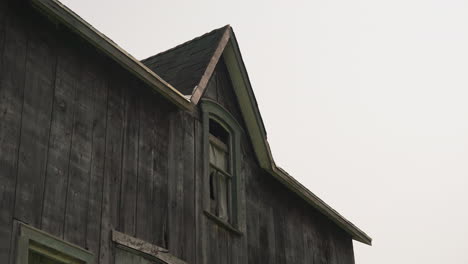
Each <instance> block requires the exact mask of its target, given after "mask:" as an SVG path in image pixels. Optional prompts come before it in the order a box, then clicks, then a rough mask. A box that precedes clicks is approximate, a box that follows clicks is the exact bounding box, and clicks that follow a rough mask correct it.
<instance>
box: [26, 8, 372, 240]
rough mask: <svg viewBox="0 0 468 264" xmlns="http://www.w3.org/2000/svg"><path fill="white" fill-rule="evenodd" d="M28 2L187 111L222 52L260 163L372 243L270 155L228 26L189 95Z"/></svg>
mask: <svg viewBox="0 0 468 264" xmlns="http://www.w3.org/2000/svg"><path fill="white" fill-rule="evenodd" d="M31 2H32V4H33V5H34V6H35V7H36V8H38V9H39V10H41V11H42V12H44V13H45V14H47V15H48V16H50V17H51V18H53V19H55V20H57V21H59V22H60V23H62V24H64V25H66V26H67V27H68V28H70V29H71V30H72V31H74V32H76V33H77V34H78V35H80V36H81V37H82V38H84V39H85V40H87V41H88V42H89V43H90V44H92V45H93V46H94V47H96V48H97V49H99V50H100V51H102V52H103V53H104V54H106V55H107V56H108V57H109V58H111V59H113V60H114V61H116V62H117V63H118V64H120V65H121V66H122V67H124V68H125V69H126V70H128V71H129V72H130V73H132V74H133V75H134V76H135V77H137V78H138V79H140V80H142V81H143V82H145V83H146V84H148V85H149V86H150V87H151V88H152V89H153V90H155V91H156V92H157V93H159V94H161V95H162V96H164V97H165V98H166V99H168V100H169V101H170V102H172V103H174V104H175V105H176V106H178V107H180V108H181V109H184V110H187V111H193V110H194V108H195V105H196V104H197V103H198V102H199V101H200V98H201V97H202V95H203V93H204V91H205V88H206V85H207V83H208V80H209V78H210V77H211V75H212V73H213V71H214V68H215V66H216V64H217V62H218V60H219V59H220V58H221V56H223V57H224V59H225V61H226V64H227V67H228V71H229V73H230V75H231V79H232V82H233V86H234V87H235V93H236V96H237V99H238V100H239V104H240V105H241V111H242V115H243V117H244V119H245V121H246V125H247V130H248V134H249V137H250V139H251V142H252V144H253V146H254V151H255V154H256V156H257V159H258V161H259V163H260V166H261V167H262V168H263V169H265V170H266V171H268V172H269V173H270V174H271V175H272V176H273V177H275V178H276V179H278V180H279V181H280V182H281V183H283V184H284V185H285V186H286V187H287V188H288V189H290V190H291V191H292V192H294V193H296V194H297V195H299V196H300V197H301V198H302V199H304V200H305V201H306V202H308V203H309V204H310V205H312V206H313V207H314V208H316V209H317V210H318V211H320V212H321V213H322V214H324V215H325V216H327V217H328V218H329V219H330V220H331V221H333V222H334V223H335V224H337V225H338V226H339V227H340V228H342V229H343V230H344V231H346V232H347V233H348V234H349V235H350V236H351V237H352V238H353V239H354V240H356V241H359V242H362V243H365V244H368V245H371V244H372V239H371V238H370V237H369V236H368V235H367V234H366V233H364V232H363V231H362V230H360V229H359V228H358V227H356V226H355V225H354V224H352V223H351V222H350V221H348V220H347V219H346V218H344V217H343V216H341V215H340V214H339V213H338V212H337V211H335V210H334V209H333V208H331V207H330V206H329V205H328V204H326V203H325V202H324V201H322V200H321V199H320V198H318V197H317V196H316V195H315V194H313V193H312V192H311V191H310V190H308V189H307V188H306V187H304V186H303V185H302V184H300V183H299V182H298V181H297V180H295V179H294V178H293V177H292V176H290V175H289V174H288V173H286V172H285V171H284V170H282V169H281V168H279V167H277V166H276V164H275V162H274V160H273V157H272V155H271V151H270V148H269V144H268V141H267V138H266V131H265V128H264V125H263V121H262V118H261V115H260V112H259V109H258V106H257V102H256V100H255V95H254V94H253V90H252V87H251V84H250V81H249V78H248V74H247V71H246V68H245V65H244V63H243V60H242V56H241V53H240V50H239V47H238V44H237V41H236V40H235V36H234V33H233V31H232V29H231V27H230V26H227V27H226V31H225V33H224V34H223V37H222V39H221V41H220V42H219V44H218V45H219V46H218V47H217V49H216V51H215V53H214V54H213V57H212V58H211V60H210V63H209V65H208V67H207V69H206V71H205V73H204V74H203V76H202V78H201V80H200V83H199V84H198V85H197V87H196V89H195V90H194V92H193V94H192V95H190V96H186V95H183V94H181V93H180V92H179V91H178V90H177V89H175V88H174V87H172V86H171V85H170V84H169V83H167V82H166V81H164V80H163V79H162V78H161V77H159V76H158V75H157V74H156V73H154V72H153V71H152V70H150V69H149V68H148V67H146V66H145V65H144V64H143V63H141V62H140V61H138V60H137V59H135V58H134V57H133V56H131V55H130V54H128V53H127V52H126V51H124V50H123V49H122V48H120V47H119V46H118V45H117V44H115V43H114V42H113V41H112V40H110V39H109V38H107V37H106V36H105V35H103V34H102V33H100V32H99V31H98V30H96V29H95V28H94V27H92V26H91V25H90V24H88V23H87V22H86V21H84V20H83V19H82V18H80V17H79V16H78V15H76V14H75V13H74V12H73V11H71V10H70V9H68V8H67V7H66V6H64V5H63V4H61V3H60V2H58V1H56V0H31Z"/></svg>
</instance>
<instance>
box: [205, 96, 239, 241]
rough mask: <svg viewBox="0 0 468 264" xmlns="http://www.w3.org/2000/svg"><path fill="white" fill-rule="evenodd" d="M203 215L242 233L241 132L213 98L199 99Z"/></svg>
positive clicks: (230, 116) (234, 121)
mask: <svg viewBox="0 0 468 264" xmlns="http://www.w3.org/2000/svg"><path fill="white" fill-rule="evenodd" d="M201 107H202V111H203V133H204V135H203V137H204V150H205V151H204V160H205V168H206V169H205V185H204V186H205V190H207V191H206V192H205V193H204V197H205V199H204V201H205V205H204V209H205V215H207V216H208V217H209V218H211V219H212V220H213V221H215V222H217V223H218V224H220V225H222V226H224V227H225V228H227V229H228V230H230V231H233V232H235V233H238V234H241V232H240V231H239V230H240V229H241V226H242V225H241V224H240V221H241V220H242V219H240V217H239V216H240V215H241V214H240V212H241V209H240V207H241V206H240V205H241V203H240V201H241V200H242V199H241V198H242V195H241V194H242V193H243V192H241V186H240V182H241V181H240V164H239V162H240V135H241V131H242V130H241V129H240V126H239V124H238V123H237V121H236V120H235V118H234V117H232V115H231V114H229V113H228V112H227V111H226V110H225V109H224V108H223V107H221V106H220V105H218V104H217V103H216V102H214V101H211V100H207V99H204V100H202V104H201Z"/></svg>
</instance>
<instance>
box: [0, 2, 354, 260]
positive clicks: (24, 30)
mask: <svg viewBox="0 0 468 264" xmlns="http://www.w3.org/2000/svg"><path fill="white" fill-rule="evenodd" d="M206 96H207V97H210V98H212V99H214V100H217V101H218V102H219V103H220V104H222V105H223V106H224V107H225V108H227V109H228V110H229V111H230V112H231V113H232V114H233V115H234V116H235V117H236V118H237V119H238V121H239V122H240V123H241V124H243V120H242V118H241V115H240V111H239V109H238V106H237V103H236V101H235V98H234V94H233V91H232V87H231V86H230V81H229V77H228V76H227V73H226V69H225V66H224V64H223V63H220V64H219V65H218V68H217V70H216V74H215V77H213V78H212V80H211V81H210V84H209V88H208V90H207V94H206ZM200 121H201V120H200V118H199V117H198V112H195V113H186V112H182V111H178V110H177V109H176V108H175V107H173V106H172V105H171V104H170V103H168V102H167V101H166V100H164V99H162V97H160V96H159V95H157V94H154V93H153V92H152V91H151V90H150V89H149V88H148V87H147V86H145V85H144V84H142V83H141V82H140V81H138V80H136V79H135V78H133V77H132V76H131V75H130V74H129V73H128V72H126V71H125V70H123V69H122V68H121V67H120V66H118V65H116V64H115V63H114V62H112V61H110V60H108V59H106V58H105V57H104V56H103V55H101V54H100V53H99V52H98V51H96V50H95V49H94V48H93V47H91V46H89V45H88V44H86V43H85V42H84V41H83V40H81V39H80V38H78V37H76V36H75V35H74V34H72V33H69V32H68V30H66V29H65V28H63V27H62V26H60V25H56V24H54V23H51V22H50V21H48V20H47V19H45V18H44V17H43V16H42V15H40V14H39V13H38V12H37V11H35V10H32V9H31V8H29V6H26V5H19V4H11V3H10V4H6V1H5V0H0V262H1V263H8V262H7V260H10V263H13V258H14V249H15V237H16V235H17V234H16V233H15V224H14V223H15V221H21V222H24V223H27V224H30V225H32V226H34V227H37V228H39V229H42V230H44V231H46V232H48V233H50V234H53V235H55V236H58V237H60V238H63V239H64V240H66V241H69V242H71V243H74V244H76V245H79V246H81V247H84V248H87V249H89V250H90V251H91V252H93V253H94V254H95V256H96V259H97V260H98V262H99V263H105V264H107V263H113V262H114V259H113V257H114V253H115V252H114V247H113V244H112V243H111V241H110V231H111V230H112V229H117V230H118V231H121V232H124V233H126V234H129V235H131V236H135V237H138V238H141V239H143V240H146V241H148V242H151V243H154V244H156V245H158V246H161V247H165V248H168V249H169V251H170V252H171V254H173V255H175V256H177V257H179V258H181V259H183V260H186V261H187V262H188V263H200V264H202V263H203V264H208V263H228V264H231V263H232V264H237V263H239V264H240V263H259V262H265V263H278V264H279V263H343V264H348V263H349V264H351V263H354V259H353V249H352V243H351V238H350V237H349V236H348V235H346V234H344V233H342V231H340V230H339V229H338V228H337V227H336V226H334V225H333V224H332V223H331V222H330V221H328V220H327V219H325V218H324V217H322V216H321V215H320V214H318V213H317V212H316V211H314V210H313V209H312V207H310V206H309V205H307V204H305V202H303V201H302V200H300V199H299V198H297V197H296V196H295V195H293V194H292V193H291V192H289V191H287V190H286V188H284V187H283V186H282V185H280V184H279V183H278V182H277V181H276V180H275V179H274V178H272V177H271V176H269V175H267V174H266V173H265V172H264V171H263V170H261V169H260V168H259V167H258V165H257V164H258V163H257V161H256V160H255V157H254V153H253V150H252V149H251V145H250V142H249V140H248V138H247V137H246V136H245V135H244V137H243V142H242V146H243V147H242V149H243V153H242V160H243V161H242V166H241V174H242V179H243V180H244V186H245V203H246V214H245V217H246V220H247V230H246V232H245V233H244V234H243V235H242V236H238V235H234V234H233V233H231V232H230V231H227V230H226V229H224V228H223V227H220V226H218V225H217V224H216V223H214V222H212V221H211V220H210V219H208V218H206V217H205V216H204V214H203V212H202V208H203V206H202V202H203V198H202V193H203V192H204V190H203V181H204V180H205V177H204V175H203V168H202V167H203V152H202V124H201V122H200Z"/></svg>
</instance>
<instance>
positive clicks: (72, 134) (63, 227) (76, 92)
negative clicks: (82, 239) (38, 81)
mask: <svg viewBox="0 0 468 264" xmlns="http://www.w3.org/2000/svg"><path fill="white" fill-rule="evenodd" d="M74 89H75V96H74V98H73V102H74V103H73V105H72V106H73V118H72V133H71V136H70V151H69V152H68V164H67V190H66V192H65V208H64V210H63V211H64V214H63V226H62V234H61V238H65V233H66V230H65V227H66V225H65V223H66V221H65V220H66V217H67V207H68V206H67V204H68V192H69V190H70V163H71V154H72V148H73V136H74V135H75V121H76V120H75V118H76V111H77V107H78V106H77V101H76V100H77V98H78V87H76V83H74Z"/></svg>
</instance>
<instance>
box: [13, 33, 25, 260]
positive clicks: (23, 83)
mask: <svg viewBox="0 0 468 264" xmlns="http://www.w3.org/2000/svg"><path fill="white" fill-rule="evenodd" d="M28 36H29V32H28V33H26V55H25V56H24V65H26V63H27V61H28V53H29V52H28V50H29V37H28ZM25 80H26V66H25V70H24V73H23V81H22V84H21V86H22V87H21V88H22V94H21V97H22V103H21V115H20V121H19V135H18V142H17V146H18V149H17V155H16V162H15V167H16V176H15V191H14V193H15V194H14V197H13V211H12V216H13V219H14V218H15V215H14V214H15V211H16V195H17V190H18V174H19V158H20V146H21V134H22V130H23V113H24V87H25ZM10 226H11V230H13V228H14V223H13V221H12V222H11V225H10ZM14 241H15V238H14V236H13V234H12V235H11V236H10V244H11V245H12V244H13V243H14ZM9 251H10V253H9V255H10V259H13V252H14V251H13V248H12V247H10V250H9Z"/></svg>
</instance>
